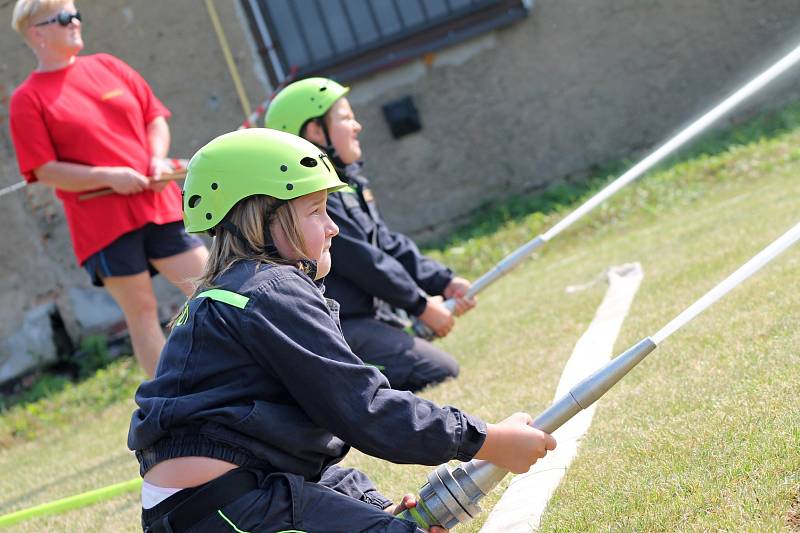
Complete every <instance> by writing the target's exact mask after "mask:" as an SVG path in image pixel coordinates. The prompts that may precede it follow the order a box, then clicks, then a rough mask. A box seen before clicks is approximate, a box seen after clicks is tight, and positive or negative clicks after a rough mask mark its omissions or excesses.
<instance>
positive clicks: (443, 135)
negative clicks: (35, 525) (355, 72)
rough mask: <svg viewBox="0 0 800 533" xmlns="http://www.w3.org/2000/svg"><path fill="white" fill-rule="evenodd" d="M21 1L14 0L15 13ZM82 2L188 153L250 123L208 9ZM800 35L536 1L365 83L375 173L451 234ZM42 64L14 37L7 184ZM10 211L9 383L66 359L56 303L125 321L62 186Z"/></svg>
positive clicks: (659, 132)
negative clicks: (14, 121) (21, 112)
mask: <svg viewBox="0 0 800 533" xmlns="http://www.w3.org/2000/svg"><path fill="white" fill-rule="evenodd" d="M13 4H14V2H13V1H11V0H4V1H3V0H0V23H2V24H8V22H9V21H10V18H11V11H12V8H13ZM78 6H79V8H80V9H81V10H82V13H83V15H84V40H85V42H86V50H85V51H86V53H92V52H96V51H103V52H109V53H112V54H114V55H116V56H118V57H120V58H122V59H124V60H125V61H127V62H128V63H130V64H131V65H132V66H133V67H134V68H136V69H137V70H138V71H139V72H141V73H142V75H143V76H144V77H145V78H146V79H147V80H148V81H149V82H150V83H151V85H152V86H153V89H154V91H155V93H156V94H157V95H158V96H159V97H160V98H161V99H162V100H163V101H164V102H165V103H166V104H167V106H168V107H170V108H171V109H172V111H173V113H174V115H173V118H172V119H171V126H172V133H173V149H172V153H173V154H174V155H176V156H190V155H191V154H192V153H193V152H194V151H195V150H196V149H197V148H198V147H199V146H201V145H202V144H203V143H205V142H206V141H208V140H210V139H211V138H213V137H215V136H216V135H218V134H220V133H222V132H225V131H229V130H231V129H233V128H235V127H236V126H238V125H239V124H240V123H241V121H242V119H243V112H242V110H241V106H240V103H239V100H238V98H237V95H236V92H235V90H234V86H233V83H232V82H231V77H230V74H229V72H228V69H227V67H226V64H225V62H224V58H223V54H222V51H221V47H220V45H219V42H218V40H217V37H216V35H215V33H214V30H213V27H212V24H211V21H210V18H209V15H208V12H207V11H206V9H205V3H204V2H200V1H199V0H170V1H169V2H151V1H149V0H129V1H123V0H104V1H103V2H98V1H94V2H89V1H88V0H83V1H82V2H81V1H79V2H78ZM215 6H216V8H217V10H218V12H219V16H220V20H221V22H222V26H223V28H224V30H225V32H226V35H227V38H228V41H229V43H230V47H231V51H232V54H233V56H234V58H235V61H236V63H237V65H238V69H239V73H240V74H241V76H242V79H243V83H244V86H245V90H246V92H247V95H248V97H249V99H250V103H251V105H252V106H253V107H255V106H256V105H257V104H259V103H260V101H261V100H263V99H264V97H265V96H266V94H267V92H268V88H267V87H266V86H265V83H263V81H262V80H263V79H264V77H263V74H262V72H261V67H260V65H259V64H258V62H257V61H256V60H255V59H254V57H255V56H254V53H253V51H252V48H251V43H250V41H249V36H248V34H247V31H248V30H247V28H248V25H247V24H245V23H244V21H243V20H242V14H241V10H240V7H239V4H238V2H237V1H235V0H216V1H215ZM6 28H7V26H6ZM799 29H800V2H797V0H769V1H767V0H762V1H756V0H725V1H723V0H702V1H697V0H670V1H666V0H592V1H589V2H587V1H585V0H537V2H536V5H535V7H534V9H533V11H532V12H531V14H530V17H529V18H527V19H526V20H523V21H521V22H519V23H516V24H514V25H513V26H510V27H508V28H505V29H502V30H499V31H496V32H493V33H490V34H487V35H485V36H482V37H479V38H476V39H473V40H472V41H469V42H467V43H464V44H462V45H459V46H456V47H453V48H451V49H448V50H443V51H441V52H439V53H437V54H434V55H432V56H430V57H428V58H427V60H426V61H422V60H418V61H415V62H412V63H409V64H406V65H403V66H400V67H398V68H395V69H393V70H391V71H386V72H383V73H380V74H377V75H374V76H371V77H370V78H368V79H363V80H358V81H356V82H354V83H352V86H353V92H352V93H351V100H352V102H353V104H354V107H355V109H356V112H357V115H358V118H359V120H360V121H361V122H362V123H363V125H364V133H363V134H362V145H363V146H364V148H365V152H366V155H367V167H366V169H365V170H366V173H367V175H369V176H371V177H372V179H373V186H374V188H375V189H376V193H377V196H378V198H379V200H380V204H381V206H382V209H383V211H384V215H385V216H386V218H387V219H388V220H389V222H390V224H391V225H393V226H394V227H396V228H398V229H400V230H404V231H408V232H411V233H413V234H416V235H420V236H429V235H431V234H436V233H441V232H443V231H446V230H447V229H448V228H451V227H452V226H453V225H454V224H457V223H459V222H461V221H463V220H464V219H465V217H467V216H468V215H469V213H470V212H472V211H473V210H474V209H475V208H476V207H478V206H479V205H480V204H482V203H484V202H486V201H488V200H491V199H497V198H502V197H505V196H507V195H509V194H513V193H520V192H528V191H535V190H537V189H538V188H541V187H543V186H545V185H546V184H547V183H550V182H552V181H553V180H555V179H559V178H561V177H563V176H565V175H580V174H581V173H583V172H585V171H586V169H588V168H590V167H591V166H592V165H594V164H598V163H603V162H606V161H609V160H613V159H617V158H620V157H624V156H635V155H636V154H637V153H639V152H641V151H642V150H647V149H649V148H650V147H651V146H652V145H653V144H654V143H657V142H659V141H661V140H663V139H664V138H665V137H667V136H668V134H670V133H673V132H675V131H676V130H678V129H679V127H680V126H681V125H683V124H685V123H687V122H688V121H690V120H691V119H692V118H694V117H695V116H696V115H697V114H698V113H700V112H702V111H703V110H705V109H706V108H708V107H709V106H710V105H712V104H713V103H715V102H716V101H718V100H720V99H721V98H722V97H723V96H724V95H725V94H727V93H729V92H730V91H732V90H733V89H735V88H736V87H737V86H738V85H739V84H741V83H742V82H744V81H746V80H747V79H749V78H750V77H751V76H752V75H754V74H756V73H757V72H758V71H760V70H761V69H763V68H764V67H765V66H766V64H768V63H769V62H770V61H771V60H772V59H774V58H776V57H777V56H778V55H779V53H780V52H782V51H785V50H786V49H787V48H788V47H789V45H790V44H793V43H794V41H797V40H798V39H800V32H798V30H799ZM33 67H34V60H33V55H32V54H31V53H30V51H29V50H27V48H26V47H25V45H24V44H23V43H22V41H21V40H20V39H19V38H18V36H17V35H16V34H15V33H14V32H12V31H11V30H10V29H6V30H4V31H0V186H4V185H7V184H11V183H14V182H16V181H18V180H19V176H18V175H17V171H16V166H15V161H14V156H13V150H12V147H11V144H10V140H9V138H8V130H7V126H6V121H7V96H8V95H9V94H10V93H11V91H13V88H14V87H15V86H16V85H17V84H19V83H20V82H21V81H22V80H23V79H24V78H25V76H26V75H27V73H28V72H29V71H30V70H31V69H32V68H33ZM797 81H798V76H796V75H794V76H791V77H789V79H788V80H787V81H786V82H784V83H783V84H781V85H780V86H778V87H776V88H775V89H774V90H772V91H770V92H769V94H766V95H764V96H763V97H762V98H761V99H760V102H759V103H758V105H759V106H761V105H777V104H779V103H782V102H786V101H788V100H789V99H791V98H796V97H797V96H798V91H797V89H796V88H797V87H798V85H797ZM409 94H410V95H412V96H413V97H414V99H415V102H416V104H417V107H418V108H419V110H420V113H421V118H422V122H423V130H422V131H421V132H419V133H416V134H413V135H410V136H407V137H404V138H402V139H400V140H394V139H392V138H391V136H390V133H389V128H388V126H387V125H386V124H385V122H384V119H383V116H382V113H381V105H383V104H384V103H386V102H389V101H391V100H394V99H396V98H399V97H401V96H405V95H409ZM739 116H741V113H740V114H739ZM0 220H2V224H3V228H4V230H5V231H4V232H2V234H0V247H2V250H3V251H4V253H3V262H2V264H3V266H4V268H3V269H2V271H0V382H2V381H3V380H4V379H5V378H7V377H9V376H10V375H12V374H14V373H16V372H18V371H19V368H22V367H24V366H25V365H20V364H18V363H19V361H18V359H20V358H22V359H25V358H27V359H26V360H27V361H28V362H30V360H31V356H32V358H33V359H34V360H35V359H37V358H44V359H47V358H52V357H54V354H55V347H54V346H53V345H52V342H51V341H49V335H51V331H50V330H49V329H48V328H49V327H50V319H49V317H50V315H51V314H53V313H55V312H56V311H57V312H58V314H59V315H60V316H61V317H62V318H63V320H64V322H65V324H66V327H67V331H68V332H69V334H70V336H71V337H72V338H73V340H74V341H77V340H78V339H79V337H80V336H81V335H82V334H85V333H86V332H87V331H90V330H92V329H98V330H106V331H108V330H109V329H113V327H114V322H115V321H117V320H118V319H119V317H120V315H116V318H113V317H112V318H109V316H111V315H113V312H111V311H110V310H109V309H113V304H112V306H111V307H110V308H109V307H108V306H109V302H108V297H107V296H106V295H105V293H104V292H103V291H97V290H95V289H92V288H90V287H89V286H88V282H87V278H86V276H85V274H84V273H83V272H82V271H80V270H79V269H78V268H77V267H76V266H75V262H74V258H73V256H72V251H71V246H70V243H69V240H68V236H67V233H66V227H65V224H64V219H63V214H62V212H61V208H60V205H59V204H58V202H57V201H56V200H55V199H54V197H53V196H52V194H51V193H50V191H48V190H46V189H45V188H44V187H42V186H33V187H29V188H28V189H27V190H26V191H21V192H17V193H13V194H12V195H9V196H5V197H0ZM157 290H158V293H159V296H160V297H161V298H162V301H163V302H164V304H165V308H169V307H170V306H172V305H174V304H175V303H176V302H178V301H180V299H181V298H180V296H179V295H178V294H176V292H175V291H170V290H168V289H167V287H166V284H163V283H160V284H159V285H158V289H157ZM166 312H167V310H166V309H165V313H166ZM12 355H14V357H12ZM23 356H24V357H23ZM4 365H5V366H4Z"/></svg>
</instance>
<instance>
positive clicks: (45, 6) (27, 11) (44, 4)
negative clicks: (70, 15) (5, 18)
mask: <svg viewBox="0 0 800 533" xmlns="http://www.w3.org/2000/svg"><path fill="white" fill-rule="evenodd" d="M67 1H68V0H17V4H16V5H15V6H14V14H13V15H12V16H11V27H12V28H14V30H15V31H16V32H17V33H20V34H21V33H23V32H24V31H25V30H27V29H28V28H29V27H30V24H31V20H32V19H35V18H36V17H37V16H38V15H39V14H40V13H42V12H43V11H50V10H52V9H55V8H56V7H59V6H63V5H64V4H66V3H67Z"/></svg>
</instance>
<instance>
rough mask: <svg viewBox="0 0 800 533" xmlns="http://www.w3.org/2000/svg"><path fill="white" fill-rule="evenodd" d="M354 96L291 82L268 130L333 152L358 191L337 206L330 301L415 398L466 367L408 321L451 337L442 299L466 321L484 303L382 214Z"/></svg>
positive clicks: (361, 343)
mask: <svg viewBox="0 0 800 533" xmlns="http://www.w3.org/2000/svg"><path fill="white" fill-rule="evenodd" d="M348 90H349V89H348V88H347V87H343V86H341V85H339V84H338V83H336V82H335V81H333V80H329V79H326V78H308V79H305V80H300V81H297V82H295V83H292V84H290V85H288V86H287V87H286V88H285V89H283V90H282V91H281V92H280V93H278V95H277V96H276V97H275V99H274V100H273V101H272V103H271V104H270V107H269V109H268V110H267V117H266V126H267V127H268V128H273V129H277V130H281V131H285V132H288V133H293V134H296V135H300V136H302V137H304V138H306V139H308V140H310V141H311V142H313V143H314V144H316V145H317V146H319V147H321V148H322V149H324V150H325V151H326V153H327V154H328V157H329V158H330V160H331V161H333V164H334V166H335V168H336V172H337V173H338V174H339V176H340V177H341V179H342V180H343V181H345V182H346V183H347V184H348V185H349V186H348V187H346V188H345V189H343V190H341V191H338V192H336V193H333V194H331V195H330V198H329V200H328V213H329V214H330V216H331V218H332V219H333V220H334V222H336V224H337V226H338V227H339V237H338V238H337V240H336V243H335V245H334V246H333V247H332V249H331V262H332V268H331V273H330V274H329V276H328V278H327V281H326V286H327V291H328V292H327V295H328V296H330V297H331V298H333V299H334V300H336V301H337V302H339V304H340V305H341V319H342V330H343V332H344V336H345V338H346V339H347V342H348V343H349V344H350V346H351V348H352V349H353V351H354V352H355V353H356V354H358V356H359V357H361V358H362V359H363V360H364V361H365V362H367V363H369V364H372V365H375V366H376V367H378V368H380V369H381V370H382V371H383V372H384V374H385V375H386V377H387V378H388V379H389V382H390V383H391V384H392V387H394V388H397V389H403V390H411V391H416V390H420V389H422V388H424V387H425V386H427V385H430V384H433V383H437V382H440V381H443V380H444V379H447V378H449V377H455V376H457V375H458V363H457V362H456V361H455V359H453V357H452V356H450V355H449V354H448V353H446V352H444V351H443V350H440V349H439V348H437V347H436V346H434V345H433V344H431V343H430V342H428V341H426V340H423V339H421V338H417V337H414V336H411V335H408V334H407V333H406V332H405V331H404V329H406V326H407V324H408V320H407V317H408V316H411V317H416V318H418V319H419V321H420V322H422V323H423V324H424V325H426V326H428V327H429V328H430V329H431V330H433V331H434V332H435V333H436V335H437V336H439V337H444V336H446V335H447V334H448V333H449V332H450V330H451V329H452V327H453V325H454V320H453V315H452V313H451V312H450V311H449V310H448V309H447V308H446V307H445V306H444V305H443V304H442V297H444V298H454V299H456V309H455V314H457V315H458V314H461V313H464V312H466V311H467V310H469V309H471V308H472V307H473V306H474V305H475V302H474V301H473V300H469V299H466V298H464V297H463V296H464V295H465V294H466V292H467V290H468V289H469V287H470V282H469V281H467V280H466V279H464V278H460V277H457V276H455V275H454V274H453V272H452V271H451V270H450V269H448V268H447V267H445V266H444V265H442V264H440V263H438V262H437V261H434V260H433V259H431V258H429V257H426V256H424V255H422V254H421V253H420V251H419V249H418V248H417V246H416V245H415V244H414V242H413V241H412V240H411V239H410V238H408V237H407V236H406V235H403V234H402V233H398V232H394V231H391V230H390V229H389V228H388V227H387V225H386V223H385V222H384V220H383V218H382V217H381V214H380V212H379V211H378V208H377V205H376V202H375V197H374V195H373V193H372V191H371V190H370V189H369V182H368V180H367V179H366V178H365V177H364V176H363V175H362V174H361V172H360V169H361V157H362V153H361V145H360V144H359V141H358V135H359V133H360V132H361V125H360V124H359V123H358V121H356V118H355V116H354V114H353V110H352V109H351V107H350V103H349V102H348V100H347V98H346V97H345V95H346V94H347V92H348Z"/></svg>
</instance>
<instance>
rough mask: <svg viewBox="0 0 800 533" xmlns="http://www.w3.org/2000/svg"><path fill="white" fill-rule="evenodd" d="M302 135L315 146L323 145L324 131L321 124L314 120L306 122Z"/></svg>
mask: <svg viewBox="0 0 800 533" xmlns="http://www.w3.org/2000/svg"><path fill="white" fill-rule="evenodd" d="M303 137H304V138H305V139H306V140H307V141H311V142H312V143H314V144H316V145H317V146H325V132H323V131H322V126H320V125H319V122H317V121H316V120H311V121H309V123H308V124H306V129H305V131H304V132H303Z"/></svg>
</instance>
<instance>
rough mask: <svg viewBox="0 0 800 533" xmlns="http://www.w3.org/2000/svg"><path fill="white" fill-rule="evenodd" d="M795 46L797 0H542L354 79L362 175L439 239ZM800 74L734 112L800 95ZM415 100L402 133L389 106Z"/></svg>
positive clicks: (649, 142) (607, 156)
mask: <svg viewBox="0 0 800 533" xmlns="http://www.w3.org/2000/svg"><path fill="white" fill-rule="evenodd" d="M797 44H800V2H797V1H795V0H769V1H767V0H762V1H755V0H724V1H723V0H703V1H697V0H670V1H666V0H597V1H590V2H587V1H585V0H537V1H536V3H535V6H534V8H533V10H532V11H531V13H530V15H529V17H528V18H527V19H525V20H523V21H521V22H518V23H516V24H514V25H512V26H509V27H508V28H506V29H502V30H499V31H496V32H494V33H492V34H490V35H488V36H485V37H480V38H478V39H475V40H473V41H471V42H467V43H465V44H464V45H460V46H456V47H454V48H451V49H449V50H444V51H442V52H439V53H437V54H436V55H435V56H434V57H432V58H428V61H421V60H420V61H416V62H415V63H412V64H409V65H405V66H403V67H400V68H398V69H396V70H394V71H392V72H389V73H385V74H381V75H377V76H373V77H371V78H370V79H365V80H360V81H359V82H357V83H354V84H353V85H354V90H353V93H352V100H353V103H354V108H355V111H356V115H357V117H358V119H359V121H361V122H362V124H363V126H364V130H363V133H362V138H363V140H362V146H363V147H364V151H365V154H366V166H365V168H364V171H365V174H366V175H367V176H371V178H372V181H373V187H374V189H375V190H376V194H377V197H378V198H379V200H380V201H381V205H382V209H383V212H384V215H385V217H386V218H387V219H388V221H389V222H390V223H391V225H392V226H394V227H396V228H398V229H401V230H403V231H407V232H411V233H413V234H416V235H418V236H429V235H431V233H432V232H433V233H438V234H441V233H442V232H443V231H446V230H447V229H449V228H451V227H452V226H453V225H454V224H457V223H460V222H463V220H464V218H465V216H466V215H468V214H469V213H470V212H472V211H473V210H474V209H475V208H476V207H477V206H479V205H480V204H481V203H483V202H485V201H488V200H493V199H497V198H501V197H506V196H508V195H510V194H516V193H521V192H532V191H535V190H537V189H539V188H541V187H542V186H544V185H546V184H547V183H550V182H552V181H553V180H555V179H559V178H561V177H564V176H566V175H573V176H574V175H578V176H579V175H581V174H583V173H584V172H586V171H587V169H589V168H591V167H592V165H596V164H602V163H605V162H608V161H613V160H617V159H619V158H623V157H628V156H630V157H636V156H640V155H644V153H646V152H647V151H649V150H650V149H652V148H654V146H655V145H656V144H660V143H661V141H664V140H666V139H667V138H668V137H670V136H671V135H672V134H674V133H676V132H677V131H679V130H680V129H681V128H682V127H683V126H685V125H688V123H690V122H691V121H692V120H694V119H696V118H697V117H698V116H699V115H700V114H701V113H703V112H705V111H706V110H707V109H709V108H710V107H712V106H713V105H715V104H716V103H717V102H719V101H721V100H722V99H723V98H724V97H725V96H727V95H728V94H730V93H731V92H733V91H734V90H735V89H737V88H738V87H739V86H740V85H741V84H743V83H745V82H746V81H748V80H749V79H750V78H751V77H753V76H755V75H757V74H758V73H759V72H760V71H761V70H763V69H765V68H767V66H768V65H769V64H770V63H772V62H773V61H774V60H777V59H778V58H779V57H780V56H781V55H783V54H784V53H786V52H788V51H789V49H791V48H792V47H794V46H795V45H797ZM798 72H800V68H795V69H794V71H793V73H789V74H787V75H786V76H785V77H784V78H783V80H782V81H781V82H780V83H777V82H776V84H775V87H774V89H771V90H768V91H765V94H763V95H761V96H760V97H759V98H757V99H754V100H753V102H754V103H752V104H750V105H745V106H742V108H741V109H739V110H737V111H736V112H735V113H734V115H733V116H734V117H742V116H743V115H747V113H748V112H749V111H752V110H754V109H761V108H763V106H765V105H767V106H775V105H779V104H781V103H785V102H787V101H788V100H789V99H792V98H797V96H798V94H800V92H798V87H800V85H798V81H800V75H798ZM405 95H411V96H412V97H413V98H414V101H415V104H416V106H417V108H418V109H419V112H420V115H421V121H422V124H423V129H422V131H420V132H418V133H415V134H412V135H409V136H407V137H403V138H401V139H399V140H394V139H392V137H391V134H390V132H389V128H388V126H387V125H386V123H385V120H384V118H383V115H382V111H381V106H382V105H383V104H384V103H386V102H390V101H393V100H395V99H397V98H400V97H403V96H405ZM748 110H749V111H748Z"/></svg>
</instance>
